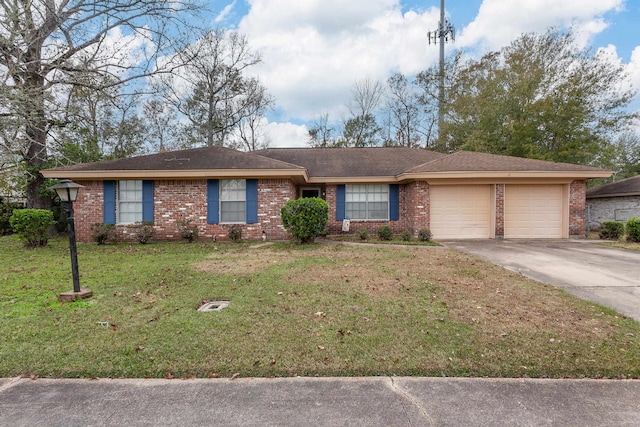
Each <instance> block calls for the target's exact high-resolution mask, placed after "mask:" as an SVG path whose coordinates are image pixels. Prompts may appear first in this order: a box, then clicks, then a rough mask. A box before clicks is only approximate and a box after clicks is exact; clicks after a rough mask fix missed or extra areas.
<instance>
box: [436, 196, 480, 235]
mask: <svg viewBox="0 0 640 427" xmlns="http://www.w3.org/2000/svg"><path fill="white" fill-rule="evenodd" d="M429 192H430V201H431V203H430V206H431V209H430V210H431V218H430V225H431V232H432V233H433V238H434V239H488V238H490V237H491V212H492V209H491V201H492V197H491V186H489V185H442V186H431V187H430V190H429Z"/></svg>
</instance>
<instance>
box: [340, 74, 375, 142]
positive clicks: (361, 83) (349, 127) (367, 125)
mask: <svg viewBox="0 0 640 427" xmlns="http://www.w3.org/2000/svg"><path fill="white" fill-rule="evenodd" d="M383 94H384V86H383V85H382V83H380V82H379V81H373V80H370V79H362V80H357V81H356V82H355V83H354V85H353V88H352V89H351V96H352V99H351V101H350V102H349V103H348V104H347V108H348V109H349V113H350V117H349V118H348V119H347V120H345V122H344V132H343V137H344V139H345V140H346V143H347V145H351V146H356V147H362V146H371V145H376V144H377V142H378V139H379V134H380V132H381V128H380V126H379V125H378V123H377V121H376V110H377V109H378V106H379V105H380V100H381V99H382V96H383Z"/></svg>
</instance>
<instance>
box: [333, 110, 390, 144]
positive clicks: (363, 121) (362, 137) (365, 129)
mask: <svg viewBox="0 0 640 427" xmlns="http://www.w3.org/2000/svg"><path fill="white" fill-rule="evenodd" d="M381 130H382V128H381V127H380V126H378V122H377V121H376V118H375V117H374V116H373V114H366V115H360V116H357V117H353V118H351V119H349V120H347V121H346V122H345V123H344V133H343V135H342V136H343V138H344V144H345V145H346V146H349V147H371V146H375V145H377V144H378V141H379V135H380V132H381Z"/></svg>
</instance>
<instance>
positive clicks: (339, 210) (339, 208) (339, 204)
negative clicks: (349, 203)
mask: <svg viewBox="0 0 640 427" xmlns="http://www.w3.org/2000/svg"><path fill="white" fill-rule="evenodd" d="M344 214H345V186H344V184H341V185H336V221H342V220H344V218H345V217H344Z"/></svg>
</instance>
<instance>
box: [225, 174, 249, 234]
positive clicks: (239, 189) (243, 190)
mask: <svg viewBox="0 0 640 427" xmlns="http://www.w3.org/2000/svg"><path fill="white" fill-rule="evenodd" d="M240 184H242V185H240ZM239 202H242V203H243V204H244V211H242V219H229V218H228V217H227V218H225V216H227V215H228V213H225V212H224V206H225V204H231V203H239ZM233 212H236V213H238V212H241V211H239V210H235V211H233ZM219 216H220V224H245V223H246V222H247V180H246V179H221V180H220V211H219Z"/></svg>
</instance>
